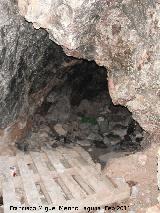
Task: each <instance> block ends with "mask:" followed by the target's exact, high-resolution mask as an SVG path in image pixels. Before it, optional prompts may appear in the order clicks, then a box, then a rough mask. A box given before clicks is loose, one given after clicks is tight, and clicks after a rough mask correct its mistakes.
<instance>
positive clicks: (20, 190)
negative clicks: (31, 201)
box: [8, 156, 28, 205]
mask: <svg viewBox="0 0 160 213" xmlns="http://www.w3.org/2000/svg"><path fill="white" fill-rule="evenodd" d="M8 161H9V164H10V166H15V168H16V176H15V177H14V178H13V182H14V187H15V192H16V198H17V200H18V202H20V203H21V205H24V204H26V205H28V203H27V198H26V194H25V192H24V186H23V182H22V178H21V176H20V171H19V168H18V164H17V161H16V157H15V156H14V157H13V156H12V157H9V158H8Z"/></svg>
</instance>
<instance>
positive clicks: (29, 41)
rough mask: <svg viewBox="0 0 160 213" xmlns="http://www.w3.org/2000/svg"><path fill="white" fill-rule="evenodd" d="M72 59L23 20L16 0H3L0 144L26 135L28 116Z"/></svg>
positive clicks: (0, 19) (0, 13)
mask: <svg viewBox="0 0 160 213" xmlns="http://www.w3.org/2000/svg"><path fill="white" fill-rule="evenodd" d="M71 60H72V59H70V58H69V57H67V56H66V55H65V54H64V52H63V50H62V48H61V47H60V46H58V45H56V44H54V43H53V42H52V41H51V40H49V38H48V35H47V33H46V32H45V31H44V30H36V29H34V28H33V26H32V24H29V23H28V22H26V21H25V20H24V18H23V17H22V16H21V15H20V14H19V12H18V9H17V5H16V3H15V1H12V0H0V91H1V92H0V115H1V116H0V128H1V129H0V144H1V143H3V142H6V141H12V142H13V141H15V140H18V139H20V138H21V137H23V136H24V135H25V134H26V130H27V129H28V128H29V127H30V126H31V122H30V121H29V120H28V118H29V116H31V115H32V114H33V112H34V110H35V108H37V106H38V105H40V104H41V103H42V102H43V99H44V98H45V96H46V95H47V94H48V92H49V91H50V90H51V89H52V87H53V86H54V85H56V83H57V82H59V81H60V79H61V77H60V75H61V74H62V72H61V71H63V69H64V67H68V66H69V65H68V64H69V63H70V61H71ZM57 71H58V74H57Z"/></svg>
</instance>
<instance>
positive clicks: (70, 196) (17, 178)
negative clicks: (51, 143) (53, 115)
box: [0, 146, 130, 213]
mask: <svg viewBox="0 0 160 213" xmlns="http://www.w3.org/2000/svg"><path fill="white" fill-rule="evenodd" d="M0 173H1V175H0V177H1V188H2V197H3V203H4V213H9V212H12V210H13V209H11V210H10V206H14V207H18V206H21V208H22V206H23V207H25V206H28V205H29V206H31V207H33V206H37V210H36V211H34V212H43V213H44V212H53V211H50V210H51V209H52V207H55V208H56V210H54V212H67V211H66V210H67V209H64V206H65V207H66V208H67V207H73V209H72V211H69V212H86V211H85V210H84V207H91V206H92V207H100V206H106V205H108V206H109V205H111V204H113V203H119V202H121V201H122V200H124V199H127V198H128V197H129V196H130V187H129V185H128V184H127V183H126V182H125V180H124V179H123V178H119V177H118V178H117V177H115V178H108V177H107V175H104V174H102V171H101V167H100V165H99V164H95V163H94V162H93V160H92V158H91V157H90V155H89V154H88V153H87V152H86V151H85V150H84V149H83V148H81V147H80V146H74V147H72V148H66V147H58V148H56V149H54V150H50V149H46V148H44V149H43V151H41V152H28V153H24V152H21V151H17V153H16V156H1V157H0ZM62 206H63V207H62ZM77 206H78V209H79V210H77V209H75V208H74V207H77ZM45 207H46V209H45ZM21 208H17V210H16V212H17V213H18V212H23V211H22V209H21ZM48 208H50V209H49V210H48ZM58 209H59V210H58ZM46 210H47V211H46ZM13 212H15V209H14V210H13ZM25 212H31V211H25Z"/></svg>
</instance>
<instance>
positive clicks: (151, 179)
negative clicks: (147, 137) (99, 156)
mask: <svg viewBox="0 0 160 213" xmlns="http://www.w3.org/2000/svg"><path fill="white" fill-rule="evenodd" d="M159 147H160V146H159V144H158V141H157V140H156V142H152V143H151V144H150V145H149V146H148V147H147V148H146V149H144V150H143V151H141V152H137V153H135V154H131V155H129V156H124V157H119V158H112V159H109V160H108V163H107V164H106V166H105V168H104V170H103V173H104V174H105V175H108V176H109V177H111V178H113V177H123V178H125V180H126V181H127V182H128V184H129V185H130V186H131V197H130V198H129V200H128V201H126V202H124V203H123V204H122V205H126V206H127V210H126V211H124V212H128V213H144V212H147V209H148V208H149V207H151V206H155V205H156V204H157V203H158V201H157V197H158V194H159V192H158V186H157V153H158V149H159ZM157 209H158V210H155V209H151V210H150V211H148V212H150V213H158V212H160V209H159V208H158V207H157ZM113 212H116V211H113ZM117 212H123V211H117Z"/></svg>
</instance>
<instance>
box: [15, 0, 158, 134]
mask: <svg viewBox="0 0 160 213" xmlns="http://www.w3.org/2000/svg"><path fill="white" fill-rule="evenodd" d="M19 8H20V11H21V13H22V15H23V16H25V18H26V19H27V20H28V21H29V22H33V24H34V27H36V28H40V27H42V28H45V29H46V30H47V31H48V32H49V35H50V38H51V39H52V40H53V41H55V42H56V43H58V44H60V45H62V46H63V48H64V50H65V52H66V53H67V54H68V55H72V56H75V57H79V58H86V59H88V60H95V61H96V62H97V63H98V64H99V65H101V66H105V67H106V68H107V69H108V70H109V75H108V82H109V90H110V94H111V97H112V100H113V102H114V103H115V104H122V105H125V106H127V107H128V108H129V110H130V111H131V112H132V113H133V117H134V118H135V119H136V120H137V121H138V122H139V123H140V124H141V126H142V127H143V128H144V129H145V130H147V131H149V132H151V133H153V132H154V133H159V132H160V1H159V0H78V1H75V0H56V1H55V0H45V1H44V0H29V1H28V0H19Z"/></svg>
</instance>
